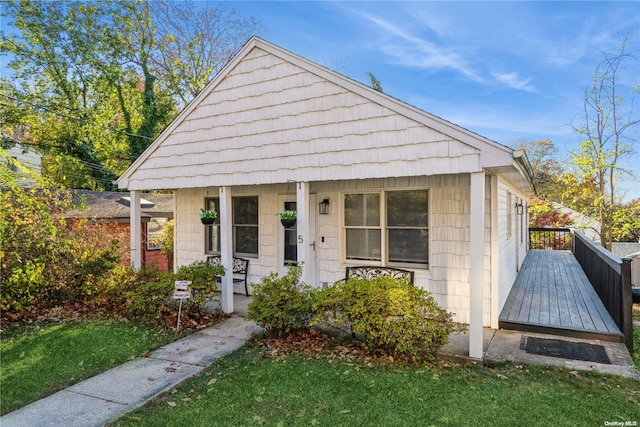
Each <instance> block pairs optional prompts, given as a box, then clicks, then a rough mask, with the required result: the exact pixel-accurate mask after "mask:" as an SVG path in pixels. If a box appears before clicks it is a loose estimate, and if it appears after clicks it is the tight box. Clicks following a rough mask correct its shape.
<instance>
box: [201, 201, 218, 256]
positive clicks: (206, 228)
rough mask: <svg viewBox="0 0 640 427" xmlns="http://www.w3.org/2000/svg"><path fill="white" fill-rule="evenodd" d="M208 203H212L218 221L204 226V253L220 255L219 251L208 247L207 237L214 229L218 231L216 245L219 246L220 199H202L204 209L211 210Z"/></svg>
mask: <svg viewBox="0 0 640 427" xmlns="http://www.w3.org/2000/svg"><path fill="white" fill-rule="evenodd" d="M209 202H213V204H214V206H215V208H216V212H218V219H217V221H216V222H215V223H213V224H206V225H205V226H204V253H205V254H206V255H220V249H218V248H216V249H212V248H211V247H210V246H209V241H210V239H209V235H210V233H213V229H214V227H216V228H217V229H218V245H220V209H219V207H220V197H205V198H204V209H211V205H210V204H209Z"/></svg>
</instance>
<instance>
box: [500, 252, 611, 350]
mask: <svg viewBox="0 0 640 427" xmlns="http://www.w3.org/2000/svg"><path fill="white" fill-rule="evenodd" d="M499 326H500V328H502V329H513V330H518V331H524V332H539V333H546V334H554V335H562V336H571V337H576V338H589V339H599V340H602V341H613V342H624V336H623V335H622V333H621V332H620V329H619V328H618V326H617V325H616V324H615V322H614V321H613V319H612V318H611V316H610V315H609V313H608V312H607V309H606V308H605V306H604V304H603V303H602V301H601V300H600V298H599V297H598V294H597V293H596V291H595V290H594V289H593V286H591V283H589V280H588V279H587V276H586V275H585V274H584V271H583V270H582V267H580V264H578V261H577V260H576V259H575V257H574V256H573V254H572V253H571V252H570V251H546V250H530V251H529V252H528V253H527V256H526V257H525V259H524V262H523V264H522V268H521V269H520V272H519V273H518V276H517V277H516V280H515V282H514V285H513V288H512V289H511V292H510V293H509V296H508V297H507V300H506V302H505V305H504V308H503V309H502V312H501V313H500V319H499Z"/></svg>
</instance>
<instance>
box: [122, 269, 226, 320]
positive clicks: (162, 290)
mask: <svg viewBox="0 0 640 427" xmlns="http://www.w3.org/2000/svg"><path fill="white" fill-rule="evenodd" d="M223 273H224V269H223V268H222V267H212V266H211V265H210V264H209V263H208V262H206V261H196V262H194V263H193V264H190V265H188V266H183V267H180V268H179V269H178V271H177V272H176V273H162V272H160V271H158V269H157V267H156V266H146V267H144V268H142V269H140V270H139V271H138V272H137V273H136V274H135V276H134V277H133V278H132V279H131V280H130V283H129V284H128V285H127V286H126V289H127V291H126V302H125V312H126V313H127V315H128V316H131V317H137V318H142V319H145V320H149V321H153V320H155V319H158V318H161V317H162V316H163V315H164V314H166V313H169V312H177V310H178V309H177V305H178V303H179V302H178V301H175V300H173V298H172V295H173V291H174V289H175V282H176V280H189V281H191V289H192V290H193V291H195V292H194V293H195V294H196V295H197V297H196V298H190V299H186V300H183V302H182V304H183V307H184V308H183V309H184V310H185V311H186V310H190V311H193V310H195V311H197V312H199V311H200V307H201V306H202V303H203V302H204V296H206V295H211V294H213V293H214V292H215V290H216V287H217V284H216V275H220V274H223ZM194 305H196V307H192V306H194Z"/></svg>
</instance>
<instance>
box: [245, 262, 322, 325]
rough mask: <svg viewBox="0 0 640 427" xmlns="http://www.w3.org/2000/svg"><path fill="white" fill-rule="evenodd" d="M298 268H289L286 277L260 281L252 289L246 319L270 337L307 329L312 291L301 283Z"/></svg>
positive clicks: (270, 276)
mask: <svg viewBox="0 0 640 427" xmlns="http://www.w3.org/2000/svg"><path fill="white" fill-rule="evenodd" d="M301 272H302V269H301V267H300V266H296V267H289V269H288V271H287V274H285V275H284V276H278V274H277V273H271V274H270V275H268V276H266V277H263V278H262V279H261V281H260V283H259V284H255V285H252V287H253V301H252V302H251V303H250V304H249V309H248V313H247V319H249V320H253V321H254V322H256V323H257V324H258V325H260V326H262V327H263V328H265V329H266V330H267V332H268V333H269V334H271V335H282V334H287V333H290V332H293V331H296V330H300V329H304V328H306V327H308V326H309V320H310V319H311V317H312V303H313V297H314V294H315V291H314V288H312V287H311V286H310V285H308V284H306V283H301V282H300V274H301Z"/></svg>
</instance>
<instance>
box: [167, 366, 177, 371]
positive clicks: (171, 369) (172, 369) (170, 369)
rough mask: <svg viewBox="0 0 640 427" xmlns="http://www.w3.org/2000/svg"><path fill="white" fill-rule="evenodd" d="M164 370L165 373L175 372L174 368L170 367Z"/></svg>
mask: <svg viewBox="0 0 640 427" xmlns="http://www.w3.org/2000/svg"><path fill="white" fill-rule="evenodd" d="M164 370H165V371H167V372H175V371H177V369H176V368H172V367H171V366H167V367H166V368H164Z"/></svg>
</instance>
